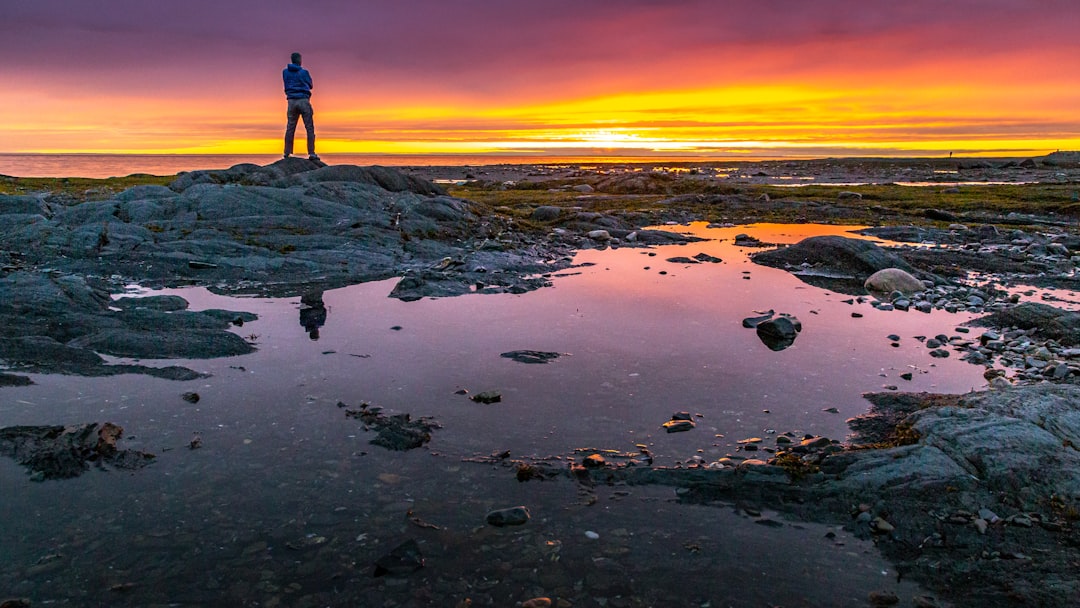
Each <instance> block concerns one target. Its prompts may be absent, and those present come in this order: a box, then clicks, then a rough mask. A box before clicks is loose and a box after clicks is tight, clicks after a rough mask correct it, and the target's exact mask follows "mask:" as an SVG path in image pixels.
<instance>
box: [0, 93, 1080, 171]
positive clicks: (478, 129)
mask: <svg viewBox="0 0 1080 608" xmlns="http://www.w3.org/2000/svg"><path fill="white" fill-rule="evenodd" d="M1078 98H1080V95H1078V94H1076V93H1073V92H1072V90H1071V89H1067V88H1063V89H1061V90H1057V91H1053V90H1052V91H1050V92H1048V93H1047V94H1046V95H1045V96H1044V101H1043V102H1042V103H1041V104H1040V105H1039V106H1038V107H1035V108H1034V109H1033V108H1031V107H1029V105H1026V104H1028V103H1029V102H1028V100H1027V98H1026V97H1024V96H1023V95H1020V94H1014V93H1008V92H998V93H995V94H994V95H990V94H988V93H987V92H985V91H982V90H969V89H959V88H956V87H944V86H941V85H933V84H931V85H922V86H912V87H908V88H904V89H896V88H894V89H890V88H886V87H880V86H866V87H864V88H848V89H844V88H824V87H807V86H794V85H771V86H760V85H755V86H740V85H731V86H726V87H711V88H701V89H693V90H670V91H642V92H637V93H619V94H614V95H606V96H595V97H588V98H582V99H570V100H562V101H558V102H554V103H548V104H540V105H532V104H494V103H489V104H487V105H483V104H476V105H473V106H462V105H457V104H450V103H447V104H445V105H440V104H433V103H426V104H423V105H420V104H414V105H408V104H397V105H393V106H389V105H381V106H366V107H364V106H362V107H359V108H357V107H355V105H354V102H353V101H352V100H351V98H348V97H340V96H339V97H333V96H328V97H327V98H326V99H321V98H320V99H318V100H317V103H316V130H317V134H318V142H319V143H318V148H319V150H320V151H321V152H325V153H331V154H335V153H336V154H348V153H354V154H401V155H409V154H427V155H430V154H499V153H511V154H515V153H522V152H529V153H542V152H543V151H551V152H553V153H559V154H565V153H567V152H570V151H574V150H604V151H605V153H607V154H616V155H618V154H619V153H626V154H641V153H648V152H651V153H656V154H663V153H680V154H699V155H702V156H709V155H740V154H744V152H739V151H741V150H750V151H752V152H751V153H754V154H759V155H769V154H777V153H782V152H785V151H787V152H791V153H793V154H798V153H800V151H813V150H820V151H827V152H828V153H829V154H832V155H849V156H855V155H863V154H868V153H872V154H875V155H882V154H884V155H888V154H896V155H913V154H920V153H921V154H934V153H941V154H944V153H947V152H951V151H955V152H961V153H964V154H969V155H979V154H981V155H995V154H996V155H1002V154H1035V153H1045V152H1048V151H1053V150H1056V149H1077V148H1080V129H1078V128H1077V127H1076V126H1075V125H1074V124H1072V123H1071V122H1070V121H1072V120H1073V119H1072V116H1071V108H1072V107H1073V106H1071V105H1070V104H1071V103H1072V102H1073V101H1076V100H1077V99H1078ZM112 103H115V102H112ZM383 103H384V104H385V102H383ZM122 107H123V109H124V110H126V116H125V117H124V119H125V120H124V121H123V122H122V123H119V124H117V125H95V124H94V123H93V122H91V120H92V118H93V117H97V116H101V114H102V113H101V111H100V108H97V107H96V106H95V101H94V100H89V101H88V104H87V105H86V106H84V107H81V108H79V109H78V110H73V111H70V112H71V114H70V115H69V118H68V120H66V121H65V120H60V119H57V117H56V115H50V116H40V117H38V118H37V120H35V121H30V122H24V123H23V124H20V125H17V126H15V127H13V128H11V129H8V130H6V131H5V132H4V133H2V134H0V150H2V151H5V152H26V153H113V154H130V153H134V154H265V153H271V152H276V151H277V150H278V149H279V148H280V147H281V143H280V137H281V136H280V132H281V131H282V129H283V124H281V123H283V117H282V116H281V115H280V114H281V113H282V110H281V108H278V107H277V104H274V103H271V102H269V101H264V102H261V103H260V104H259V105H258V106H256V107H255V108H250V109H248V111H246V112H242V108H243V106H242V104H235V105H234V106H233V107H231V108H228V109H229V111H230V112H231V114H230V115H228V116H218V117H217V118H215V119H207V118H204V117H201V116H199V115H198V113H196V112H192V111H191V108H190V107H188V106H186V105H185V106H184V107H182V108H176V109H175V111H174V108H173V106H172V105H168V104H164V103H161V104H140V103H136V102H134V101H131V102H128V103H126V104H123V106H122ZM30 134H33V137H31V136H30ZM302 134H303V126H301V127H300V128H299V129H298V134H297V135H298V137H302ZM16 139H18V140H19V144H17V143H16ZM29 142H35V143H33V144H31V145H27V143H29ZM20 144H21V145H20ZM35 144H36V145H35Z"/></svg>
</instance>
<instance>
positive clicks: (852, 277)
mask: <svg viewBox="0 0 1080 608" xmlns="http://www.w3.org/2000/svg"><path fill="white" fill-rule="evenodd" d="M751 259H752V260H753V261H754V262H755V263H757V264H761V265H763V266H771V267H773V268H782V269H785V270H790V271H792V272H794V273H795V274H796V275H797V276H798V277H799V278H800V279H802V280H803V281H805V282H807V283H809V284H811V285H815V286H818V287H823V288H826V289H833V290H836V291H839V292H842V293H850V294H862V293H865V287H864V284H865V282H866V279H868V278H870V276H871V275H873V274H874V273H875V272H877V271H879V270H884V269H886V268H898V269H900V270H903V271H905V272H907V273H909V274H911V275H913V276H914V277H916V278H920V279H921V278H926V279H929V280H932V281H934V282H935V283H936V282H940V281H941V279H940V278H939V277H936V276H934V275H931V274H929V273H924V272H921V271H919V270H916V269H915V268H913V267H912V266H911V265H910V264H908V263H907V262H906V261H904V259H903V258H901V257H900V256H899V255H897V254H895V253H893V252H891V251H889V250H887V249H884V248H882V247H879V246H877V245H876V244H874V243H872V242H870V241H867V240H864V239H853V238H848V237H843V236H813V237H810V238H807V239H803V240H802V241H799V242H798V243H795V244H794V245H790V246H788V247H783V248H781V249H775V250H771V251H762V252H760V253H756V254H754V255H752V256H751Z"/></svg>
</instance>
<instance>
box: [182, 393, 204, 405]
mask: <svg viewBox="0 0 1080 608" xmlns="http://www.w3.org/2000/svg"><path fill="white" fill-rule="evenodd" d="M180 398H181V399H183V400H184V401H187V402H188V403H198V402H199V399H201V397H199V393H196V392H187V393H184V394H183V395H180Z"/></svg>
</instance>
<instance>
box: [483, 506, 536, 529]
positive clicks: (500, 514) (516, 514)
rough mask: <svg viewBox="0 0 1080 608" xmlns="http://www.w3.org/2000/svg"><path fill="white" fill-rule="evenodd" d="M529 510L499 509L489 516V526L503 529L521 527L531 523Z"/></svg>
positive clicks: (521, 507) (487, 519)
mask: <svg viewBox="0 0 1080 608" xmlns="http://www.w3.org/2000/svg"><path fill="white" fill-rule="evenodd" d="M529 517H530V515H529V509H528V508H527V507H523V506H518V507H510V508H508V509H498V510H495V511H492V512H490V513H488V514H487V518H486V521H487V523H488V524H490V525H492V526H495V527H497V528H501V527H503V526H520V525H522V524H524V523H526V522H528V521H529Z"/></svg>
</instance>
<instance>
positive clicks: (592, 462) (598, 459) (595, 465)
mask: <svg viewBox="0 0 1080 608" xmlns="http://www.w3.org/2000/svg"><path fill="white" fill-rule="evenodd" d="M581 464H583V465H585V467H586V468H590V469H599V468H602V467H604V466H606V465H607V461H606V460H604V457H603V456H601V455H600V454H590V455H588V456H586V457H585V460H583V461H582V462H581Z"/></svg>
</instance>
